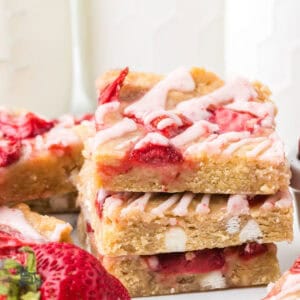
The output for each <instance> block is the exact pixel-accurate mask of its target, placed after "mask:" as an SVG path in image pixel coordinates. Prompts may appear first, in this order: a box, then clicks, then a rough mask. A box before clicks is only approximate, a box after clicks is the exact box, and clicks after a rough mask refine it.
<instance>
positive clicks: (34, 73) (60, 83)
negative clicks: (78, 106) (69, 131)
mask: <svg viewBox="0 0 300 300" xmlns="http://www.w3.org/2000/svg"><path fill="white" fill-rule="evenodd" d="M71 51H72V48H71V24H70V10H69V2H68V1H66V0H64V1H61V0H44V1H40V0H26V1H19V0H0V106H1V105H6V106H10V107H19V108H26V109H29V110H34V111H37V112H39V113H42V114H45V115H49V116H57V115H59V114H62V113H63V112H65V111H67V110H68V105H69V102H70V97H71V84H72V83H71V72H72V65H71V63H72V60H71Z"/></svg>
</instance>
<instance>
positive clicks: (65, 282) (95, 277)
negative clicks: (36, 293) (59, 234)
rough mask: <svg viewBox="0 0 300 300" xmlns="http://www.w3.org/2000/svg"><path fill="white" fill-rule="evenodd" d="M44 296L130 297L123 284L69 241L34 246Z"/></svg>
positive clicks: (56, 297)
mask: <svg viewBox="0 0 300 300" xmlns="http://www.w3.org/2000/svg"><path fill="white" fill-rule="evenodd" d="M32 249H33V250H34V252H35V254H36V257H37V270H38V273H39V274H40V275H41V278H42V281H43V283H42V286H41V290H40V292H41V298H42V299H47V300H48V299H56V300H67V299H84V300H89V299H96V300H100V299H106V300H110V299H111V300H115V299H120V300H123V299H124V300H126V299H130V297H129V295H128V292H127V291H126V289H125V288H124V287H123V286H122V284H121V283H120V282H119V281H118V280H117V279H116V278H114V277H113V276H112V275H110V274H108V273H107V272H106V271H105V269H104V268H103V267H102V265H101V264H100V262H99V261H98V260H97V259H96V258H95V257H94V256H92V255H90V254H89V253H87V252H86V251H84V250H82V249H80V248H78V247H76V246H74V245H71V244H67V243H48V244H40V245H35V246H32Z"/></svg>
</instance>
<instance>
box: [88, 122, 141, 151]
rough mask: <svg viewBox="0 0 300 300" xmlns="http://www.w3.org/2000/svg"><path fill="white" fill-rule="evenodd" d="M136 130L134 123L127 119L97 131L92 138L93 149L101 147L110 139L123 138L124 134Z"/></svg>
mask: <svg viewBox="0 0 300 300" xmlns="http://www.w3.org/2000/svg"><path fill="white" fill-rule="evenodd" d="M136 129H137V125H136V123H135V122H134V121H133V120H131V119H128V118H124V119H123V120H122V121H120V122H118V123H116V124H114V125H113V126H112V127H109V128H106V129H103V130H101V131H98V132H97V134H96V135H95V138H94V148H97V147H98V146H99V145H102V144H104V143H106V142H108V141H110V140H112V139H115V138H118V137H121V136H123V135H124V134H125V133H129V132H132V131H135V130H136Z"/></svg>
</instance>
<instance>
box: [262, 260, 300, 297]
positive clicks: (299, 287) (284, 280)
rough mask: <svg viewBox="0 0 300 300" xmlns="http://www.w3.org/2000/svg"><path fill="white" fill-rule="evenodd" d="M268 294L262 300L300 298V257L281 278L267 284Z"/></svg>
mask: <svg viewBox="0 0 300 300" xmlns="http://www.w3.org/2000/svg"><path fill="white" fill-rule="evenodd" d="M268 289H269V292H268V295H267V296H266V297H265V298H264V299H263V300H298V299H300V257H298V259H297V260H296V261H295V262H294V264H293V266H292V267H291V268H290V269H289V270H288V271H286V272H285V273H284V274H283V275H282V276H281V278H280V279H279V280H278V281H277V282H275V283H270V285H269V286H268Z"/></svg>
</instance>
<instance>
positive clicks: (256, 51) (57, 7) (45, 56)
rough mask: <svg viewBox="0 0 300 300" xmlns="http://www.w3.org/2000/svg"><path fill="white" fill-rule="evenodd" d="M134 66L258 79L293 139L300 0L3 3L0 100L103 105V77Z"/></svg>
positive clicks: (39, 106)
mask: <svg viewBox="0 0 300 300" xmlns="http://www.w3.org/2000/svg"><path fill="white" fill-rule="evenodd" d="M127 65H128V66H129V67H130V68H131V69H135V70H144V71H154V72H163V73H166V72H169V71H171V70H172V69H174V68H176V67H177V66H179V65H188V66H191V65H198V66H205V67H206V68H207V69H210V70H212V71H215V72H217V73H218V74H220V75H221V76H226V77H232V76H234V75H237V74H241V75H243V76H244V77H248V78H249V79H251V80H253V79H259V80H260V81H263V82H264V83H266V84H267V85H268V86H269V87H270V88H271V90H272V91H273V93H274V96H273V98H274V100H275V102H276V104H277V105H278V107H279V111H280V113H279V118H278V123H279V130H280V134H281V136H282V137H283V138H284V139H285V141H286V143H287V144H288V145H289V146H291V145H293V144H295V143H296V139H297V135H298V131H299V128H300V118H299V117H298V113H299V112H300V104H299V103H300V101H299V100H298V95H299V92H298V86H300V1H299V0H227V1H226V0H164V1H161V0H152V1H149V0H126V1H124V0H88V1H86V0H43V1H41V0H26V1H21V0H0V105H5V106H17V107H24V108H27V109H31V110H35V111H37V112H40V113H43V114H46V115H48V116H56V115H58V114H62V113H65V112H67V111H70V110H71V111H73V112H80V111H83V110H86V109H89V108H91V107H92V106H93V105H94V104H95V103H96V100H95V99H96V96H95V91H94V81H95V79H96V77H97V76H98V75H100V74H101V73H102V72H104V71H105V70H107V69H110V68H120V67H124V66H127Z"/></svg>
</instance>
